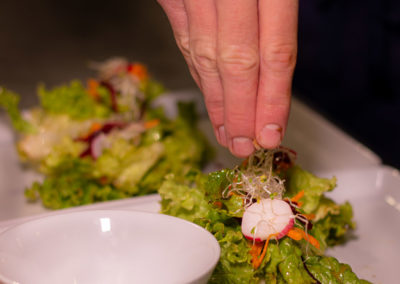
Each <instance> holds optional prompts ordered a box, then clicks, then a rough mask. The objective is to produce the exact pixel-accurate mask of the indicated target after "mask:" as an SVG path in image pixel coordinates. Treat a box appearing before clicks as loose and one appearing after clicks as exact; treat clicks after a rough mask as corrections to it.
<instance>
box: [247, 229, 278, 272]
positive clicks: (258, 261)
mask: <svg viewBox="0 0 400 284" xmlns="http://www.w3.org/2000/svg"><path fill="white" fill-rule="evenodd" d="M275 237H276V234H272V235H269V237H268V238H267V240H266V241H265V243H264V248H263V250H262V252H261V247H262V245H261V246H260V245H259V243H258V242H254V244H253V247H255V248H254V252H256V253H257V254H256V253H254V254H252V256H253V259H252V264H253V267H254V269H257V268H258V267H260V265H261V263H262V261H263V259H264V257H265V254H266V253H267V249H268V243H269V240H270V239H271V238H275ZM253 247H252V248H251V250H250V253H252V251H253ZM260 252H261V255H260Z"/></svg>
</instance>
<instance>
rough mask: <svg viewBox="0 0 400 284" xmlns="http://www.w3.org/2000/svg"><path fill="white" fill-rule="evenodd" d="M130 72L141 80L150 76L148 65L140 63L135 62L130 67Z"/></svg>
mask: <svg viewBox="0 0 400 284" xmlns="http://www.w3.org/2000/svg"><path fill="white" fill-rule="evenodd" d="M129 73H131V74H132V75H134V76H136V77H137V78H138V79H139V80H140V81H143V80H145V79H147V78H148V77H149V75H148V73H147V68H146V66H144V65H142V64H140V63H133V64H132V65H131V67H130V70H129Z"/></svg>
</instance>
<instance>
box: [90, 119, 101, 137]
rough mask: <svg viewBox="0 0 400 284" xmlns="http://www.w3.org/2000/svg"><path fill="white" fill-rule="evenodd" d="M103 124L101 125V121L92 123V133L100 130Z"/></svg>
mask: <svg viewBox="0 0 400 284" xmlns="http://www.w3.org/2000/svg"><path fill="white" fill-rule="evenodd" d="M102 127H103V126H102V125H101V123H98V122H93V123H92V125H91V126H90V130H89V132H90V134H92V133H94V132H96V131H98V130H100V129H101V128H102Z"/></svg>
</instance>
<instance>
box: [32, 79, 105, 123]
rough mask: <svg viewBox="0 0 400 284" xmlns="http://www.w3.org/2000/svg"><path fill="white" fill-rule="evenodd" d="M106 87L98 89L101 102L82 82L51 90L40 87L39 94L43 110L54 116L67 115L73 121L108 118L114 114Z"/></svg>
mask: <svg viewBox="0 0 400 284" xmlns="http://www.w3.org/2000/svg"><path fill="white" fill-rule="evenodd" d="M108 92H109V91H108V90H107V89H106V88H104V87H101V86H99V87H98V92H97V93H98V94H100V100H96V99H94V98H93V97H92V96H90V95H89V93H88V91H87V90H86V88H85V87H84V86H83V85H82V83H81V82H80V81H77V80H75V81H72V82H71V83H70V84H69V85H62V86H59V87H55V88H53V89H51V90H48V89H46V88H45V86H44V85H40V86H39V88H38V94H39V99H40V104H41V106H42V108H43V109H44V110H45V111H46V112H48V113H52V114H67V115H68V116H69V117H70V118H71V119H76V120H84V119H88V118H106V117H108V116H110V114H111V113H112V107H111V102H110V99H109V98H110V95H109V94H108Z"/></svg>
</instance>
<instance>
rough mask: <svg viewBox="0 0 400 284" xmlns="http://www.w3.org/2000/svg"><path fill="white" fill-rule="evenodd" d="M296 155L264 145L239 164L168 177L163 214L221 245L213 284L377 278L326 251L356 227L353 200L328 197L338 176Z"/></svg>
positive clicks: (164, 190)
mask: <svg viewBox="0 0 400 284" xmlns="http://www.w3.org/2000/svg"><path fill="white" fill-rule="evenodd" d="M295 159H296V153H295V152H294V151H292V150H290V149H287V148H283V147H280V148H278V149H275V150H263V149H259V150H257V151H256V152H255V153H254V154H253V155H252V156H250V157H249V158H248V159H246V160H245V161H244V162H243V164H242V165H240V166H238V167H236V168H234V169H223V170H220V171H217V172H213V173H210V174H203V173H201V172H199V171H191V172H190V173H189V174H188V175H187V179H186V180H185V181H184V182H182V180H180V179H179V178H176V177H175V176H174V175H173V174H170V175H169V176H168V177H167V179H166V180H165V182H164V183H163V185H162V186H161V188H160V190H159V193H160V195H161V197H162V200H161V208H162V209H161V213H164V214H168V215H172V216H176V217H180V218H183V219H186V220H188V221H191V222H194V223H196V224H198V225H200V226H202V227H204V228H206V229H207V230H208V231H210V232H211V233H212V234H213V235H214V236H215V237H216V239H217V240H218V242H219V244H220V246H221V257H220V261H219V263H218V265H217V267H216V269H215V271H214V273H213V275H212V278H211V280H210V283H260V282H263V281H265V283H296V284H298V283H369V282H368V281H365V280H361V279H359V278H358V277H357V276H356V274H355V273H354V272H352V270H351V268H350V266H349V265H347V264H343V263H340V262H339V261H338V260H336V259H335V258H333V257H329V256H326V255H324V252H325V250H326V249H327V248H328V247H329V246H334V245H337V244H340V243H342V242H344V241H345V240H346V236H347V233H348V231H349V230H351V229H353V228H354V227H355V224H354V222H353V212H352V207H351V205H350V204H349V203H348V202H346V203H344V204H336V203H335V202H334V201H333V200H331V199H329V198H328V197H326V196H325V195H324V193H325V192H328V191H331V190H333V189H334V187H335V185H336V178H334V177H333V178H330V179H327V178H319V177H316V176H314V175H313V174H311V173H309V172H307V171H305V170H303V169H302V168H301V167H300V166H298V165H296V164H295Z"/></svg>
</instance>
